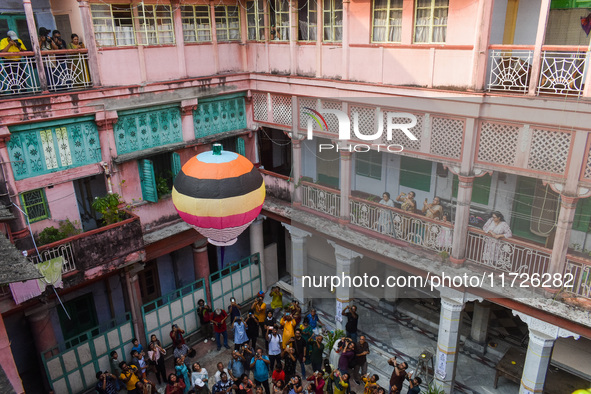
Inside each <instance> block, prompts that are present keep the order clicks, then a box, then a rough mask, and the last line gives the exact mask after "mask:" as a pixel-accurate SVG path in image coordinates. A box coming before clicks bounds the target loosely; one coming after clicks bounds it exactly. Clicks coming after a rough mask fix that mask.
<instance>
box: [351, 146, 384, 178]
mask: <svg viewBox="0 0 591 394" xmlns="http://www.w3.org/2000/svg"><path fill="white" fill-rule="evenodd" d="M355 174H357V175H361V176H365V177H368V178H373V179H378V180H379V179H382V152H378V151H375V150H370V151H368V152H362V153H356V154H355Z"/></svg>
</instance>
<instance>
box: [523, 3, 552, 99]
mask: <svg viewBox="0 0 591 394" xmlns="http://www.w3.org/2000/svg"><path fill="white" fill-rule="evenodd" d="M541 3H542V4H541V5H540V16H539V18H538V30H537V32H536V43H535V46H534V54H533V61H532V68H531V77H530V80H529V90H528V92H527V94H528V95H530V96H535V95H536V88H537V87H538V82H539V80H540V71H541V69H542V45H544V40H545V39H546V25H547V23H548V15H549V14H550V0H542V2H541Z"/></svg>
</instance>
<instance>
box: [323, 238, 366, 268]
mask: <svg viewBox="0 0 591 394" xmlns="http://www.w3.org/2000/svg"><path fill="white" fill-rule="evenodd" d="M328 243H329V244H330V245H332V247H333V248H334V253H335V257H336V259H337V264H338V262H339V260H340V261H346V260H349V261H350V262H352V261H353V260H355V259H356V258H358V257H363V255H362V254H361V253H357V252H355V251H354V250H351V249H349V248H345V247H344V246H341V245H339V244H338V243H336V242H335V241H330V240H329V241H328Z"/></svg>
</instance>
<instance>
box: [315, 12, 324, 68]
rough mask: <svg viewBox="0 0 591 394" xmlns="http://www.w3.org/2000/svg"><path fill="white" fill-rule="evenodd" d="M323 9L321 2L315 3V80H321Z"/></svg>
mask: <svg viewBox="0 0 591 394" xmlns="http://www.w3.org/2000/svg"><path fill="white" fill-rule="evenodd" d="M323 7H324V4H323V2H322V1H317V2H316V75H315V76H316V78H322V39H323V38H324V37H323V34H324V28H323V27H322V25H323V16H324V11H323Z"/></svg>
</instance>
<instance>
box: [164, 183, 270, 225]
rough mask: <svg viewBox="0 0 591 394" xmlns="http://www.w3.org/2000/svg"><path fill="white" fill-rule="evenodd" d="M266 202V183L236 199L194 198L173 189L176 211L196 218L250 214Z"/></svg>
mask: <svg viewBox="0 0 591 394" xmlns="http://www.w3.org/2000/svg"><path fill="white" fill-rule="evenodd" d="M264 201H265V182H263V183H262V185H261V187H259V188H258V189H256V190H254V191H252V192H250V193H247V194H243V195H241V196H236V197H228V198H220V199H213V198H194V197H189V196H186V195H184V194H181V193H179V192H177V190H176V189H175V188H173V189H172V202H173V204H174V206H175V207H176V209H178V210H179V211H181V212H185V213H188V214H190V215H194V216H212V217H222V216H230V215H238V214H241V213H245V212H249V211H251V210H253V209H255V208H256V207H258V206H260V205H261V204H262V203H263V202H264Z"/></svg>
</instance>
